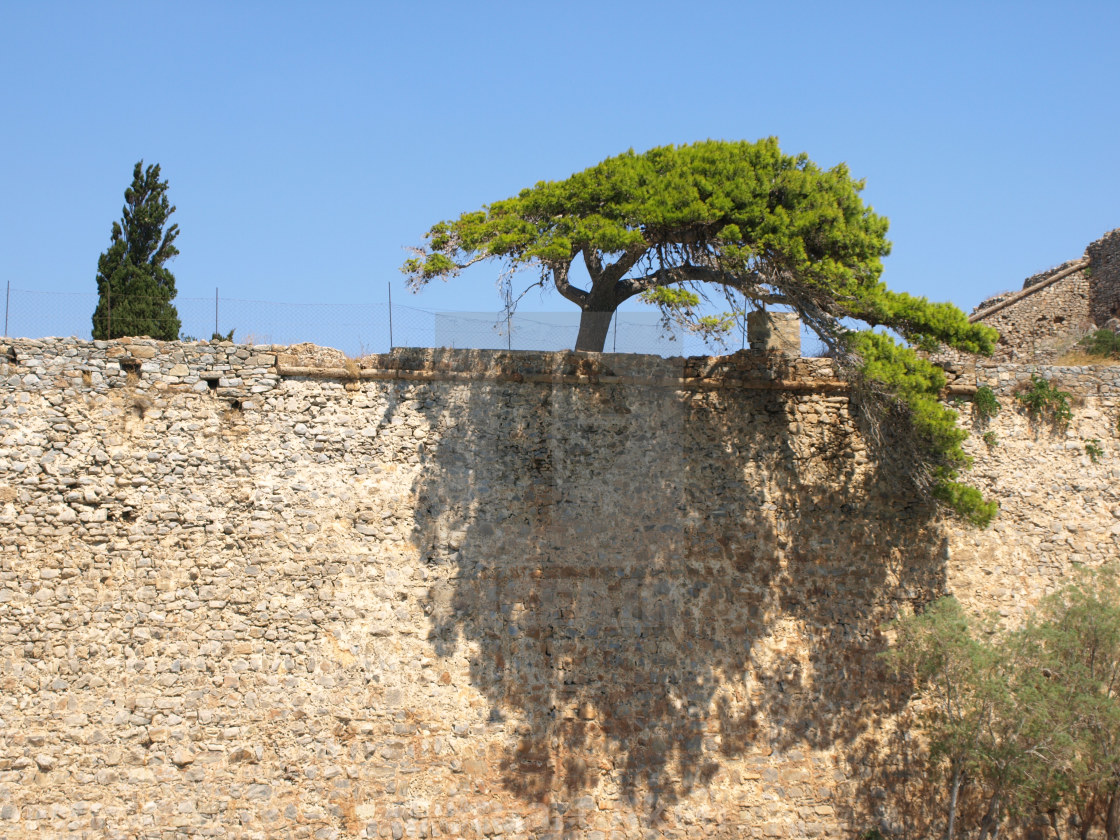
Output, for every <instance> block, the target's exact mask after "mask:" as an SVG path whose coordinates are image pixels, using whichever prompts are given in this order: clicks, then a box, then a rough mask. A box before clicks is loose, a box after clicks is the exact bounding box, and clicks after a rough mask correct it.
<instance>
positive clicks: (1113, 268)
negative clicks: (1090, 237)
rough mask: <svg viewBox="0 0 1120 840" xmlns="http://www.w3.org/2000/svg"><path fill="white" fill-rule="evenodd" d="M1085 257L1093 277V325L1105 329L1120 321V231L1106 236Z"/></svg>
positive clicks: (1090, 305) (1090, 247)
mask: <svg viewBox="0 0 1120 840" xmlns="http://www.w3.org/2000/svg"><path fill="white" fill-rule="evenodd" d="M1085 255H1086V256H1087V257H1089V265H1090V272H1091V274H1092V282H1091V284H1090V292H1089V312H1090V315H1091V316H1092V318H1093V323H1094V324H1096V325H1097V326H1102V327H1103V326H1104V325H1105V324H1106V323H1107V322H1108V321H1109V320H1111V319H1113V318H1117V317H1120V229H1117V230H1114V231H1111V232H1110V233H1106V234H1105V235H1104V236H1102V237H1101V238H1100V239H1098V240H1097V241H1096V242H1094V243H1093V244H1092V245H1090V246H1089V247H1088V248H1087V249H1086V251H1085Z"/></svg>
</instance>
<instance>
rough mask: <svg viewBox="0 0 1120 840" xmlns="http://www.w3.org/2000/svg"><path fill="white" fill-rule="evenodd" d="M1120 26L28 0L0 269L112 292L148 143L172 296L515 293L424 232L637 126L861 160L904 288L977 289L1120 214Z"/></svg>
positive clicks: (556, 174)
mask: <svg viewBox="0 0 1120 840" xmlns="http://www.w3.org/2000/svg"><path fill="white" fill-rule="evenodd" d="M1117 33H1120V3H1117V2H1116V0H1109V2H1068V3H1064V4H1058V3H1054V2H1048V3H1032V2H1008V3H985V2H975V0H974V1H973V2H969V3H954V2H945V3H858V2H844V3H838V2H835V0H832V2H827V3H797V4H791V3H776V2H771V3H765V4H760V3H750V2H694V3H691V4H684V3H679V2H675V3H660V2H644V3H612V2H608V1H605V2H598V3H594V2H578V1H577V2H565V3H532V2H518V3H512V2H511V3H496V2H474V3H462V2H447V3H420V2H417V3H412V4H403V3H400V4H389V3H373V2H364V3H315V4H312V3H293V2H280V1H279V0H271V1H270V2H220V3H218V2H205V1H204V0H192V2H190V3H181V4H171V3H153V2H144V3H139V2H137V3H122V2H104V3H86V2H82V3H57V2H20V1H19V0H7V2H5V3H3V5H2V6H0V71H2V74H3V78H4V80H5V82H4V85H3V88H2V92H0V114H2V119H3V129H2V134H0V137H2V140H0V143H2V150H3V154H2V156H0V161H2V162H0V179H2V180H0V196H2V199H0V284H2V283H4V282H5V281H7V282H10V283H11V285H12V286H13V287H18V288H23V289H42V290H50V291H61V292H92V291H93V290H94V275H95V270H96V262H97V257H98V255H99V254H100V252H101V251H103V250H104V249H105V248H106V247H107V246H108V243H109V232H110V227H111V225H112V222H113V221H114V220H115V219H117V218H119V216H120V210H121V205H122V202H123V199H122V195H123V191H124V188H125V187H126V186H127V184H128V181H129V179H130V177H131V172H132V165H133V164H134V163H135V162H136V161H137V160H139V159H141V158H143V159H144V160H145V161H146V162H148V163H159V164H160V165H161V167H162V170H163V175H164V177H165V178H167V179H168V180H169V182H170V196H171V199H172V201H173V203H174V204H176V205H177V207H178V212H177V213H176V214H175V216H174V219H175V221H177V222H178V223H179V225H180V227H181V230H182V233H181V236H180V238H179V241H178V245H179V247H180V250H181V252H182V253H181V255H180V256H179V257H178V258H177V259H176V260H175V261H174V262H173V263H172V264H171V267H172V269H173V271H174V272H175V275H176V277H177V281H178V288H179V295H180V297H205V296H212V295H213V290H214V287H215V286H220V287H221V290H222V294H223V296H226V295H228V296H231V297H237V298H251V299H264V300H275V301H305V302H311V301H322V302H333V303H347V302H353V301H368V302H377V301H383V300H384V299H385V295H386V284H387V282H390V281H391V282H392V283H393V289H394V299H395V301H394V302H398V301H400V302H407V303H410V304H412V305H415V306H419V307H424V308H429V309H467V310H478V309H497V308H499V307H500V301H499V298H498V296H497V293H496V292H495V291H494V287H493V278H494V274H495V269H494V268H491V267H487V268H481V269H476V270H473V271H472V272H471V274H470V275H469V276H464V277H462V278H460V279H459V280H458V281H456V282H454V283H451V284H446V285H444V284H438V285H436V286H433V287H431V288H429V289H428V290H427V291H425V292H424V293H423V294H421V295H420V296H418V297H415V298H411V299H409V300H405V298H406V292H405V291H404V285H403V282H402V277H401V275H400V274H399V272H398V266H399V265H400V263H401V262H402V261H403V260H404V258H405V257H406V254H405V252H404V247H405V246H407V245H410V244H416V243H418V242H419V241H420V239H421V236H422V234H423V232H424V231H425V230H426V229H427V228H428V226H430V225H431V224H432V223H433V222H435V221H437V220H439V219H441V218H446V217H449V216H454V215H457V214H458V213H460V212H462V211H465V210H470V209H474V208H477V207H478V206H480V205H481V204H483V203H486V202H488V201H492V200H496V199H499V198H503V197H506V196H508V195H511V194H513V193H515V192H517V190H519V189H520V188H522V187H524V186H528V185H531V184H533V183H534V182H536V181H538V180H541V179H558V178H563V177H565V176H567V175H569V174H570V173H572V172H574V171H577V170H580V169H583V168H585V167H587V166H589V165H591V164H594V163H596V162H598V161H599V160H601V159H603V158H604V157H607V156H610V155H613V154H617V153H619V152H621V151H624V150H626V149H627V148H631V147H632V148H634V149H636V150H639V151H640V150H644V149H647V148H649V147H651V146H656V145H662V144H666V143H684V142H690V141H694V140H701V139H705V138H721V139H750V140H754V139H757V138H759V137H763V136H767V135H776V136H777V137H778V138H779V139H780V141H781V144H782V147H783V149H784V150H785V151H787V152H799V151H805V152H807V153H808V154H809V156H810V157H812V158H813V159H814V160H815V161H816V162H818V163H819V164H821V165H823V166H831V165H834V164H836V163H838V162H841V161H846V162H847V163H848V164H849V166H850V168H851V170H852V172H853V174H854V175H856V176H857V177H861V178H865V179H866V181H867V189H866V191H865V193H864V196H865V199H866V200H867V201H868V202H869V203H870V204H872V205H873V206H874V207H875V209H876V210H877V211H878V212H880V213H882V214H884V215H886V216H887V217H889V219H890V220H891V232H890V238H891V240H892V241H893V243H894V251H893V254H892V255H891V256H890V257H889V258H888V259H887V262H886V272H885V274H884V279H885V280H886V282H887V283H888V284H889V285H890V286H891V287H893V288H896V289H903V290H908V291H911V292H914V293H917V294H923V295H927V296H929V297H931V298H934V299H938V300H952V301H953V302H955V303H957V304H958V305H960V306H962V307H963V308H965V309H969V308H971V307H972V306H974V305H975V304H976V303H978V302H979V301H980V300H981V299H982V298H983V297H986V296H987V295H988V294H990V293H994V292H996V291H999V290H1002V289H1007V288H1012V287H1016V288H1017V287H1018V286H1019V285H1020V284H1021V282H1022V280H1023V278H1024V277H1026V276H1027V275H1029V274H1032V273H1034V272H1036V271H1039V270H1041V269H1044V268H1047V267H1049V266H1051V265H1054V264H1057V263H1059V262H1062V261H1064V260H1066V259H1071V258H1074V257H1077V256H1079V255H1080V254H1081V253H1082V251H1083V250H1084V248H1085V246H1086V245H1087V244H1088V243H1089V242H1090V241H1092V240H1093V239H1096V238H1097V237H1099V236H1100V235H1101V234H1103V233H1104V232H1106V231H1108V230H1110V229H1112V228H1115V227H1120V49H1117V45H1116V38H1117ZM398 296H399V297H398ZM568 306H569V304H567V302H566V301H564V300H562V299H561V298H560V297H559V296H558V295H556V294H555V293H554V294H553V295H551V296H550V297H548V298H545V299H543V300H542V299H541V298H540V297H539V296H538V295H531V296H530V297H529V298H528V299H527V300H526V301H525V304H524V308H525V309H529V310H531V309H541V310H562V309H566V308H568Z"/></svg>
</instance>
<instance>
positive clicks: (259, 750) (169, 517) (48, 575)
mask: <svg viewBox="0 0 1120 840" xmlns="http://www.w3.org/2000/svg"><path fill="white" fill-rule="evenodd" d="M143 346H148V347H153V348H156V349H157V350H158V351H159V352H158V353H156V354H154V355H152V356H151V357H150V358H149V359H148V360H147V361H146V362H145V366H148V367H149V369H147V370H145V369H144V366H141V367H140V368H139V369H137V368H133V369H132V370H131V372H130V370H129V369H127V367H126V368H122V367H121V366H120V365H119V364H118V361H117V360H118V359H121V358H124V356H123V355H122V354H120V353H119V352H117V351H120V350H122V348H123V349H127V350H128V352H129V353H130V354H131V355H132V356H134V357H135V350H136V348H137V347H143ZM11 348H12V350H13V351H14V353H15V357H16V361H15V362H9V363H7V364H0V520H2V522H3V525H4V527H3V528H2V529H0V681H2V682H0V685H2V691H0V744H2V745H3V750H2V751H0V820H3V825H4V830H3V831H2V832H0V833H3V834H5V836H16V837H18V836H67V835H75V836H82V835H83V834H85V835H86V836H107V837H144V836H162V835H167V836H172V835H174V836H197V837H206V836H246V837H274V836H276V837H284V836H291V837H315V836H324V837H327V836H335V837H363V836H365V837H391V836H399V837H421V836H451V837H472V838H474V837H492V836H505V837H560V836H568V837H583V838H592V837H609V838H629V837H647V836H650V835H651V833H652V834H654V835H657V836H664V837H698V836H710V837H727V838H731V837H741V836H768V835H769V836H786V837H803V836H821V835H828V836H851V835H853V834H858V833H859V832H860V831H862V830H864V829H866V828H867V827H868V826H871V825H877V824H879V822H880V821H881V820H882V819H886V817H885V816H883V815H882V814H880V813H879V811H878V810H876V809H879V808H881V806H882V798H881V794H880V793H877V791H879V792H881V790H882V789H883V786H884V784H887V782H886V781H884V777H881V776H880V775H877V774H887V773H894V772H897V770H898V768H899V767H900V766H902V765H901V762H902V759H900V757H899V756H897V755H894V754H892V753H890V752H889V749H888V748H887V747H886V746H884V744H885V743H886V742H885V741H881V739H880V735H882V734H883V733H888V732H890V731H891V729H892V727H893V726H894V725H895V722H896V721H899V720H903V719H904V718H905V714H906V702H907V695H906V692H905V691H902V690H901V688H900V687H899V686H894V685H893V684H892V683H891V682H890V681H889V679H888V678H887V675H886V674H885V672H884V671H883V670H882V667H881V663H880V660H879V659H878V658H877V654H878V652H879V651H881V650H882V649H883V647H884V646H885V644H886V639H885V637H884V632H883V630H884V627H885V626H886V623H887V622H888V620H889V619H890V618H891V617H893V616H894V615H895V614H896V613H897V611H898V610H899V609H900V608H902V607H905V606H911V605H920V604H922V603H925V602H927V601H928V600H930V599H931V598H933V597H936V596H937V595H938V594H940V593H942V592H946V591H951V592H953V593H954V594H956V595H958V596H959V597H960V598H962V600H964V601H965V602H966V603H967V604H969V605H970V606H971V607H972V608H974V609H977V610H988V609H994V610H996V611H998V612H999V613H1001V614H1002V615H1004V616H1005V619H1006V620H1007V621H1009V622H1015V621H1019V620H1021V619H1022V618H1023V617H1025V615H1026V614H1027V611H1028V610H1029V609H1030V607H1031V604H1033V603H1034V602H1035V601H1036V600H1037V598H1039V597H1040V596H1041V595H1043V594H1044V593H1046V592H1049V591H1052V590H1053V589H1054V588H1056V587H1057V586H1059V585H1060V584H1061V582H1062V580H1063V579H1064V576H1065V575H1066V574H1067V573H1068V572H1069V570H1070V569H1071V568H1073V567H1074V566H1075V565H1080V564H1086V565H1093V564H1099V563H1101V562H1104V561H1106V560H1108V559H1114V558H1115V557H1116V556H1117V554H1118V546H1120V536H1118V535H1117V532H1118V531H1120V528H1118V525H1120V516H1118V515H1117V512H1118V511H1120V494H1118V492H1117V489H1116V488H1117V487H1118V486H1120V483H1118V482H1117V478H1120V467H1118V464H1120V461H1117V442H1116V437H1115V428H1116V420H1117V410H1118V406H1120V371H1118V370H1117V369H1116V368H1064V369H1046V370H1045V371H1044V372H1045V373H1046V374H1047V375H1050V376H1056V377H1060V378H1061V380H1062V382H1063V385H1064V387H1066V388H1067V389H1069V390H1072V391H1074V392H1075V393H1076V394H1078V399H1079V402H1082V403H1083V404H1081V405H1078V406H1077V407H1075V415H1074V420H1073V424H1072V425H1071V427H1070V428H1069V429H1068V430H1065V431H1053V430H1051V429H1049V428H1046V427H1040V426H1037V425H1032V423H1031V422H1030V421H1029V420H1028V418H1026V417H1025V416H1023V415H1022V414H1019V413H1017V412H1016V411H1015V410H1014V407H1013V403H1012V399H1011V397H1010V393H1011V392H1012V391H1013V389H1014V388H1015V387H1016V385H1017V383H1018V382H1019V381H1020V380H1022V379H1025V378H1027V375H1028V374H1027V371H1025V370H1024V369H1021V368H1018V367H1015V366H1013V365H1007V364H993V365H989V366H981V367H970V368H968V369H967V370H962V371H960V372H958V384H970V383H971V384H974V383H975V382H976V381H982V382H989V383H990V384H992V385H993V387H995V389H996V390H997V392H998V393H999V395H1000V399H1001V400H1002V401H1003V403H1004V406H1005V408H1004V410H1003V411H1002V412H1001V413H1000V414H999V415H998V416H997V417H996V418H994V419H993V420H992V421H991V423H990V425H989V426H988V427H987V429H988V430H990V431H993V432H995V434H996V435H997V437H998V441H999V445H998V446H996V447H994V448H992V449H988V448H987V447H986V446H985V445H984V444H983V443H982V442H981V441H980V439H979V437H978V436H976V437H974V438H973V439H972V440H971V441H970V442H969V445H970V447H971V451H972V453H973V454H974V455H975V456H976V459H977V463H976V467H975V470H974V473H973V479H974V480H976V481H978V482H979V483H980V484H982V485H983V486H984V487H985V488H986V489H987V490H988V491H989V492H990V493H992V494H993V495H995V496H996V497H998V498H999V499H1000V501H1001V504H1002V513H1001V516H1000V518H999V519H998V520H997V521H996V523H995V524H994V525H993V527H992V528H991V529H990V530H988V531H984V532H977V531H974V530H969V529H964V528H960V527H958V526H957V525H956V524H955V523H952V522H946V521H944V520H943V519H942V518H941V517H940V516H939V515H938V514H937V512H936V511H934V510H932V509H931V508H930V507H929V506H928V505H926V504H925V503H923V502H922V501H921V499H920V498H918V497H917V496H916V495H915V494H914V493H913V492H912V490H911V489H909V487H908V484H907V482H906V480H905V475H904V471H903V467H904V466H905V465H899V464H896V463H893V462H892V460H891V459H890V457H889V452H886V453H884V452H879V451H877V450H876V449H875V447H873V446H871V445H869V444H868V443H867V442H866V441H864V440H862V439H861V437H860V435H859V431H858V425H857V423H856V421H855V419H854V417H853V414H852V410H851V409H850V407H849V405H848V400H847V396H846V393H845V392H844V390H843V388H842V383H841V384H838V383H837V382H836V377H835V374H834V372H833V371H832V369H831V366H830V363H829V362H828V361H827V360H815V359H799V360H784V361H783V360H781V359H779V358H775V357H773V356H771V357H769V358H767V357H766V356H764V355H762V354H750V353H747V354H736V355H735V356H732V357H726V358H719V359H690V360H680V359H677V360H666V359H652V358H645V357H626V356H613V355H593V354H592V355H588V354H565V353H554V354H533V353H524V354H518V353H512V354H510V353H496V352H495V353H486V352H472V351H459V352H455V351H440V350H424V351H419V350H417V351H404V352H400V353H397V354H394V355H392V356H382V357H373V358H371V359H367V360H363V363H362V366H361V369H360V372H362V373H364V372H370V371H372V372H374V373H376V375H377V376H382V374H385V375H384V376H382V378H361V376H358V377H355V376H354V374H353V372H352V371H344V373H345V377H344V378H339V377H335V378H330V377H326V378H323V377H315V376H310V375H308V376H304V375H300V376H284V375H282V373H281V370H283V369H284V368H283V364H281V367H280V368H274V367H270V366H269V365H270V362H268V361H262V360H263V359H266V357H273V358H275V359H277V360H283V359H284V357H285V356H286V355H287V356H289V357H291V358H292V359H303V360H307V359H312V360H314V359H316V358H322V359H325V360H327V361H330V362H331V363H332V364H336V363H338V360H337V359H336V358H335V357H333V356H331V355H330V354H326V353H317V351H315V350H314V349H304V350H302V351H301V352H300V353H299V354H292V353H289V352H288V351H287V350H286V349H285V348H274V347H254V348H241V347H239V346H238V345H233V344H206V343H200V344H194V345H178V344H161V343H156V342H150V343H148V344H142V343H137V342H128V343H123V342H121V343H118V342H94V343H82V342H73V341H58V340H41V341H35V342H30V341H19V340H16V341H13V342H11ZM246 349H248V350H249V351H250V352H248V353H240V354H239V351H241V350H246ZM177 366H185V367H186V368H187V370H188V373H187V374H185V375H184V374H180V373H178V372H176V373H172V370H177V369H178V367H177ZM31 370H35V371H37V373H36V374H35V375H36V377H37V379H38V380H39V382H38V383H37V384H33V385H25V384H24V380H25V378H26V376H27V375H28V374H29V372H30V371H31ZM83 374H88V376H85V375H83ZM94 374H96V376H95V375H94ZM165 377H181V378H184V379H185V378H188V377H197V380H196V381H194V382H191V383H189V384H188V383H183V384H176V383H170V384H169V383H168V382H166V380H165ZM410 377H411V378H410ZM223 379H225V380H227V381H232V380H240V382H241V383H242V384H241V385H240V386H239V387H240V388H241V389H242V390H244V389H246V388H248V387H259V388H261V389H262V390H261V391H260V392H259V396H258V397H255V398H254V400H252V401H250V400H247V399H245V398H244V397H238V396H236V395H234V394H230V393H229V392H226V391H222V390H219V389H218V388H217V387H215V388H212V387H211V386H210V385H209V384H208V383H211V382H212V383H214V385H215V386H217V385H218V383H219V382H220V381H221V380H223ZM354 382H357V383H359V387H358V389H357V390H346V388H345V385H346V384H347V383H354ZM246 393H247V392H246ZM965 411H966V413H967V408H966V409H965ZM982 430H983V429H982V428H981V427H979V426H978V427H977V429H976V431H978V432H979V431H982ZM1089 439H1096V440H1099V441H1100V445H1101V446H1102V447H1103V448H1104V452H1105V454H1104V457H1103V458H1101V459H1100V460H1099V462H1093V461H1092V460H1091V459H1090V458H1089V457H1088V456H1087V455H1086V453H1085V450H1084V441H1086V440H1089ZM67 511H69V512H70V513H69V514H67V513H66V512H67ZM888 746H889V745H888ZM884 750H886V751H885V752H884ZM771 832H772V833H771Z"/></svg>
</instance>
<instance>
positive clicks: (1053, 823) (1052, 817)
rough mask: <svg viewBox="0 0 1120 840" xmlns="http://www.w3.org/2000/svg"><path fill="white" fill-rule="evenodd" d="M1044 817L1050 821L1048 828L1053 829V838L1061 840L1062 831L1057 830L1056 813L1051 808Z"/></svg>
mask: <svg viewBox="0 0 1120 840" xmlns="http://www.w3.org/2000/svg"><path fill="white" fill-rule="evenodd" d="M1046 816H1047V817H1049V819H1050V827H1051V828H1052V829H1054V836H1055V837H1057V838H1058V840H1062V830H1061V829H1060V828H1058V812H1057V811H1056V810H1054V809H1053V808H1051V809H1050V810H1049V811H1047V812H1046Z"/></svg>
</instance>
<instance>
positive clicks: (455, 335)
mask: <svg viewBox="0 0 1120 840" xmlns="http://www.w3.org/2000/svg"><path fill="white" fill-rule="evenodd" d="M142 303H143V302H141V304H142ZM152 303H153V309H152V310H151V313H154V314H149V315H148V316H147V317H149V318H150V319H151V321H150V324H151V329H150V330H144V332H147V333H149V334H153V335H158V336H160V337H168V338H169V337H171V336H172V335H177V336H178V337H179V338H182V339H209V338H211V337H212V336H214V335H218V336H221V337H226V336H228V335H229V334H230V332H231V331H232V333H233V340H234V341H236V342H239V343H243V344H298V343H300V342H305V341H307V342H312V343H314V344H319V345H322V346H325V347H335V348H337V349H339V350H342V351H343V352H345V353H346V354H348V355H351V356H360V355H365V354H367V353H384V352H386V351H388V350H389V349H390V348H392V347H455V348H463V349H511V350H567V349H571V348H573V347H575V342H576V334H577V332H578V331H579V311H578V310H576V309H575V308H573V309H572V310H570V311H568V312H526V313H523V314H522V313H514V314H513V315H512V316H510V317H507V316H506V313H504V312H439V311H432V310H428V309H421V308H419V307H414V306H403V305H400V304H396V303H394V304H390V303H388V302H386V303H345V304H330V303H277V302H275V301H261V300H241V299H237V298H226V297H220V296H219V295H218V294H217V290H215V295H214V297H212V298H186V297H177V298H176V299H175V300H174V301H173V302H172V305H173V307H174V312H175V315H177V318H178V327H177V329H176V327H175V326H174V325H173V324H168V323H164V322H163V321H161V320H160V319H161V318H163V319H164V320H167V318H168V315H167V314H166V312H167V310H166V307H164V308H162V309H161V308H160V307H156V306H155V305H154V304H155V303H156V302H152ZM159 303H160V304H162V302H159ZM121 306H122V305H121V304H118V308H117V314H113V310H112V307H111V306H110V307H102V308H100V309H98V296H97V295H96V294H81V293H61V292H41V291H32V290H28V289H17V288H12V287H9V288H8V289H7V296H6V300H5V306H4V335H5V336H18V337H23V338H42V337H44V336H75V337H77V338H85V339H89V338H91V337H92V336H93V317H94V312H95V310H97V313H98V315H97V317H98V319H99V320H98V324H99V326H100V327H101V329H100V330H99V337H103V336H106V335H108V336H115V335H117V334H119V331H120V330H121V329H122V324H123V323H124V322H125V321H126V320H127V319H128V318H132V319H133V320H132V323H131V324H130V325H129V328H128V330H129V334H137V332H138V330H137V329H136V323H137V319H138V318H140V319H142V318H143V317H145V316H144V314H143V312H144V307H143V306H142V305H141V306H139V307H138V309H139V311H140V313H141V314H137V312H136V311H133V312H127V311H126V312H122V311H121ZM171 317H175V316H171ZM102 318H104V321H102V320H101V319H102ZM114 323H115V324H116V327H114ZM141 323H147V322H143V321H141ZM745 346H746V334H745V333H744V332H743V331H741V330H739V329H736V330H734V331H732V332H731V333H730V334H728V335H726V336H725V337H724V341H723V343H722V344H721V343H719V342H717V341H714V340H705V339H704V338H703V337H701V336H699V335H697V334H695V333H691V332H688V331H687V330H684V329H679V328H678V329H676V330H669V329H666V327H665V325H664V324H663V323H662V321H661V318H660V316H659V315H658V313H656V312H653V311H650V312H620V313H616V314H615V318H614V320H613V321H612V322H611V326H610V329H609V331H608V333H607V340H606V344H605V346H604V348H603V349H604V350H606V351H607V352H617V353H649V354H653V355H660V356H700V355H712V354H721V353H731V352H734V351H735V350H739V349H741V348H743V347H745ZM807 349H808V348H807Z"/></svg>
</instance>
